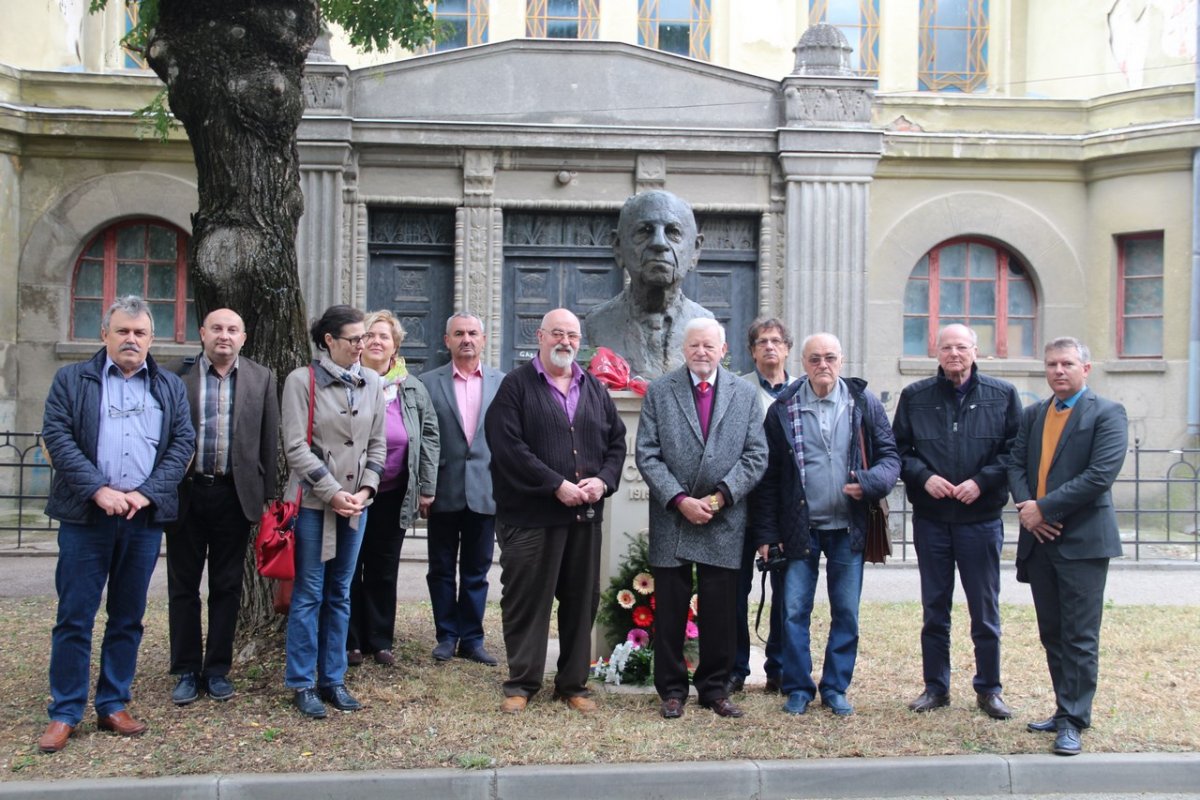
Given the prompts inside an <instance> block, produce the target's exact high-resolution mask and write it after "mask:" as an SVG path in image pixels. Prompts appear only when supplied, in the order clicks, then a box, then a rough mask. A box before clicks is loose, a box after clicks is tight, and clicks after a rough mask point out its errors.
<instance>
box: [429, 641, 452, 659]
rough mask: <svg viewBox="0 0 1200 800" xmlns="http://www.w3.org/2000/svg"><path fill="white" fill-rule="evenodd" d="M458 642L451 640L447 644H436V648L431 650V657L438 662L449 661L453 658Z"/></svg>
mask: <svg viewBox="0 0 1200 800" xmlns="http://www.w3.org/2000/svg"><path fill="white" fill-rule="evenodd" d="M457 645H458V642H455V641H453V640H451V641H448V642H438V643H437V647H435V648H433V657H434V658H435V659H437V660H438V661H449V660H450V659H452V658H454V648H455V647H456V646H457Z"/></svg>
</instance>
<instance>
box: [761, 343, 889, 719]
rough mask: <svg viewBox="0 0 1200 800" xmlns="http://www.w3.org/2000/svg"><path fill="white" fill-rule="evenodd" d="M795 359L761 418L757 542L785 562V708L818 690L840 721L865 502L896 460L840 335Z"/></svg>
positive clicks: (797, 707)
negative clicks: (821, 640)
mask: <svg viewBox="0 0 1200 800" xmlns="http://www.w3.org/2000/svg"><path fill="white" fill-rule="evenodd" d="M802 352H803V363H804V372H805V376H806V377H805V378H803V379H801V380H799V381H797V382H796V383H794V384H792V385H791V386H788V387H787V388H785V389H784V390H783V391H782V392H780V394H779V399H778V400H776V401H775V403H774V404H773V405H772V406H771V408H770V409H769V410H768V412H767V419H766V422H765V426H766V433H767V448H768V456H767V471H766V474H765V475H764V476H763V479H762V482H761V483H759V485H758V489H757V490H755V494H754V497H753V498H752V502H753V504H754V508H755V517H754V523H755V536H756V540H757V543H758V545H759V553H760V554H761V555H762V556H763V557H764V558H766V556H767V551H768V548H769V546H770V545H773V544H774V545H778V546H779V547H780V549H781V550H782V554H783V557H784V558H786V559H787V568H786V571H785V573H784V578H783V603H784V620H783V657H782V662H783V663H782V667H783V669H782V673H781V676H780V681H781V689H782V691H783V693H784V694H786V695H787V702H786V703H785V704H784V706H783V711H784V712H785V713H787V714H792V715H799V714H803V713H805V712H806V711H807V710H808V705H809V703H811V702H812V701H813V700H814V699H816V696H817V693H818V692H819V693H820V696H821V703H822V704H823V705H824V706H825V707H826V708H828V709H829V710H830V711H831V712H833V714H835V715H837V716H848V715H850V714H853V713H854V707H853V706H851V705H850V703H849V701H847V699H846V690H847V689H849V687H850V681H851V680H852V679H853V677H854V664H855V661H856V660H857V657H858V606H859V598H860V597H861V595H862V577H863V549H864V546H865V544H866V530H867V511H868V507H867V504H868V503H874V502H876V501H878V500H879V499H880V498H881V497H884V496H886V495H887V494H888V492H890V491H891V490H892V487H893V486H895V485H896V477H897V476H898V475H899V473H900V459H899V457H898V456H897V454H896V442H895V439H893V437H892V429H891V426H889V425H888V420H887V414H886V413H885V412H884V410H883V406H882V405H881V404H880V402H879V400H878V399H877V398H876V397H875V395H873V394H872V393H871V392H868V391H867V382H866V381H864V380H862V379H861V378H847V379H843V378H842V377H841V371H842V344H841V342H839V341H838V338H837V337H836V336H834V335H833V334H831V333H816V334H813V335H812V336H809V337H808V338H807V339H805V340H804V345H803V348H802ZM864 454H865V460H866V462H867V464H868V465H869V466H866V467H864V465H863V461H864ZM822 553H824V554H825V581H826V584H827V586H828V590H829V611H830V623H829V640H828V642H827V643H826V645H825V663H824V667H823V670H822V675H821V681H820V683H819V684H814V683H813V678H812V652H811V649H810V638H811V637H810V628H811V625H810V623H811V619H812V610H813V599H814V597H815V595H816V589H817V574H818V567H819V564H820V559H821V554H822Z"/></svg>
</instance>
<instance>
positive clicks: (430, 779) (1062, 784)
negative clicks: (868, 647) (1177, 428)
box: [0, 753, 1200, 800]
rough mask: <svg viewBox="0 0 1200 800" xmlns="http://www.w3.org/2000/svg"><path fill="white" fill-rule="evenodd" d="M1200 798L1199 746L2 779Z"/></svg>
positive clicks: (662, 793)
mask: <svg viewBox="0 0 1200 800" xmlns="http://www.w3.org/2000/svg"><path fill="white" fill-rule="evenodd" d="M1146 792H1152V793H1154V796H1156V797H1167V796H1173V797H1174V798H1176V800H1181V798H1188V799H1189V800H1200V794H1197V792H1200V753H1176V754H1156V753H1147V754H1113V755H1103V754H1095V755H1092V754H1084V755H1081V756H1076V757H1074V758H1070V759H1064V758H1060V757H1057V756H1051V755H1019V756H935V757H929V758H872V759H864V758H840V759H813V760H808V761H721V762H697V763H666V764H663V763H653V764H603V765H588V764H580V765H570V766H532V767H505V768H502V769H485V770H451V769H438V770H406V771H364V772H335V773H328V772H326V773H289V774H282V775H276V774H270V775H198V776H194V777H182V778H150V779H142V780H130V779H111V780H94V781H86V780H85V781H61V782H37V783H33V782H30V783H20V782H15V783H13V782H10V783H3V784H0V798H3V797H21V798H29V800H42V799H44V800H51V798H53V799H54V800H58V798H62V800H67V798H74V797H77V796H86V797H87V798H88V800H142V798H145V800H151V799H153V800H159V798H182V799H185V800H243V799H246V800H249V799H250V798H253V800H300V799H301V798H341V797H350V798H354V800H409V798H411V799H412V800H427V799H429V800H432V799H435V798H437V799H440V798H456V800H543V799H544V800H551V799H556V798H570V800H593V799H594V800H611V798H613V797H626V798H647V800H649V798H703V800H725V798H728V799H729V800H745V799H746V798H754V800H784V798H831V799H832V798H857V797H864V798H876V797H889V798H932V797H942V798H945V797H976V798H1007V799H1008V800H1012V798H1014V797H1031V796H1033V797H1036V796H1042V795H1052V796H1054V797H1055V798H1061V797H1063V795H1064V793H1065V794H1066V796H1070V797H1080V798H1088V800H1118V798H1121V799H1122V800H1123V799H1124V798H1128V797H1130V796H1136V797H1138V798H1142V800H1145V798H1147V797H1148V796H1149V795H1147V794H1145V793H1146Z"/></svg>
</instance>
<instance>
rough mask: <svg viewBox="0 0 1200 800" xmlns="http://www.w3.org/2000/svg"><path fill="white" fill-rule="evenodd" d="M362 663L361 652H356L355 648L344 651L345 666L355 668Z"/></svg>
mask: <svg viewBox="0 0 1200 800" xmlns="http://www.w3.org/2000/svg"><path fill="white" fill-rule="evenodd" d="M362 662H363V651H362V650H358V649H357V648H356V649H354V650H347V651H346V666H348V667H357V666H359V665H360V664H362Z"/></svg>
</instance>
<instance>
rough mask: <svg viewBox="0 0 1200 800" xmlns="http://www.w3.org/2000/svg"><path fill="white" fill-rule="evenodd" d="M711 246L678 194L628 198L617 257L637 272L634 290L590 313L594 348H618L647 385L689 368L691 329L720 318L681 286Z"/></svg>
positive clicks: (632, 275) (589, 330)
mask: <svg viewBox="0 0 1200 800" xmlns="http://www.w3.org/2000/svg"><path fill="white" fill-rule="evenodd" d="M703 242H704V237H703V236H702V235H700V234H699V233H697V231H696V218H695V216H694V215H693V214H692V207H691V206H690V205H688V204H687V203H685V202H684V201H683V200H680V199H679V198H678V197H676V196H675V195H673V194H671V193H670V192H664V191H658V190H654V191H649V192H642V193H641V194H636V195H634V196H633V197H631V198H629V199H628V200H626V201H625V205H624V206H622V207H621V216H620V218H619V219H618V220H617V230H616V231H615V234H614V237H613V255H614V257H615V258H616V261H617V265H618V266H620V267H621V268H622V269H624V270H625V271H626V272H627V273H629V285H628V286H626V287H625V288H624V289H622V290H621V293H620V294H618V295H617V296H616V297H614V298H612V299H611V300H606V301H605V302H603V303H601V304H600V305H598V306H595V307H594V308H592V310H591V311H589V312H588V314H587V317H586V319H585V320H584V331H585V333H586V334H587V341H588V344H590V345H591V346H593V347H600V346H604V347H609V348H612V350H614V351H615V352H617V353H618V354H620V355H622V356H624V357H625V360H626V361H628V362H629V368H630V371H631V372H632V374H633V375H635V376H640V377H642V378H645V379H647V380H653V379H654V378H657V377H659V376H660V375H663V374H665V373H667V372H670V371H671V370H672V369H674V368H675V367H678V366H680V365H681V364H683V329H684V327H685V326H686V325H687V324H688V322H689V321H691V320H693V319H695V318H696V317H710V318H711V317H712V312H710V311H709V310H708V309H706V308H704V307H703V306H701V305H700V304H699V303H695V302H693V301H691V300H689V299H688V298H687V297H685V296H684V295H683V291H682V288H681V287H682V286H683V279H684V276H686V275H687V274H688V272H689V271H690V270H691V269H692V267H694V266H695V265H696V262H697V261H698V260H699V258H700V245H701V244H702V243H703Z"/></svg>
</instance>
